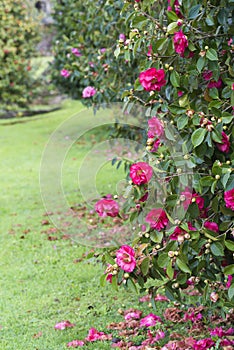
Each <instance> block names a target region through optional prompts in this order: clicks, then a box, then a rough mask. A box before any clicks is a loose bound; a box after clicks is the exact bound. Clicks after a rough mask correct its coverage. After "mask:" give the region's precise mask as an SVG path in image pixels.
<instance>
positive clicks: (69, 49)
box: [54, 0, 136, 105]
mask: <svg viewBox="0 0 234 350" xmlns="http://www.w3.org/2000/svg"><path fill="white" fill-rule="evenodd" d="M122 5H123V4H122V1H106V0H99V1H97V2H93V1H91V0H89V1H85V2H82V1H78V0H77V1H74V0H66V1H62V2H61V3H58V4H57V5H56V6H55V13H54V19H55V21H56V28H57V38H56V41H55V46H54V51H55V62H54V67H55V68H56V69H57V70H55V72H54V82H55V83H56V85H57V86H58V87H59V88H60V89H61V90H62V91H63V92H65V93H68V94H70V95H71V96H72V97H73V98H82V97H83V98H84V100H83V103H84V104H86V105H91V104H94V105H95V104H100V103H103V102H109V101H118V100H120V97H121V94H122V92H123V90H124V88H125V87H126V85H128V84H132V83H133V82H134V80H135V78H136V75H135V74H134V71H135V70H136V65H135V62H131V64H130V62H129V59H128V54H127V56H126V55H125V54H124V53H123V54H121V55H120V56H119V60H118V61H117V60H116V59H115V56H114V54H113V52H114V49H115V45H116V41H118V40H120V42H124V36H123V33H124V32H125V31H126V26H125V21H124V18H121V16H120V11H121V8H122ZM123 77H124V79H123ZM85 88H86V89H85ZM84 89H85V90H84ZM89 97H92V99H90V98H89Z"/></svg>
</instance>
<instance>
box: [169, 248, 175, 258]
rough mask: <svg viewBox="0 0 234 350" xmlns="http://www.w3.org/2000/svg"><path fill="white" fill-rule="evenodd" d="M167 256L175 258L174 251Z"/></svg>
mask: <svg viewBox="0 0 234 350" xmlns="http://www.w3.org/2000/svg"><path fill="white" fill-rule="evenodd" d="M167 255H168V256H169V258H174V256H175V253H174V252H173V251H172V250H170V251H169V252H168V253H167Z"/></svg>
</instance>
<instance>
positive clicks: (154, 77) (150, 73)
mask: <svg viewBox="0 0 234 350" xmlns="http://www.w3.org/2000/svg"><path fill="white" fill-rule="evenodd" d="M139 80H140V83H141V85H142V86H143V88H144V89H145V90H146V91H154V90H156V91H160V89H161V87H162V86H164V85H165V84H166V80H165V72H164V70H163V69H156V68H149V69H147V70H145V71H143V72H141V73H140V75H139Z"/></svg>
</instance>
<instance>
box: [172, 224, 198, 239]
mask: <svg viewBox="0 0 234 350" xmlns="http://www.w3.org/2000/svg"><path fill="white" fill-rule="evenodd" d="M188 228H189V230H191V231H196V228H195V227H193V226H192V224H191V222H188ZM186 234H188V232H187V231H185V230H183V229H182V228H180V227H179V226H177V227H176V228H175V230H174V232H173V233H172V234H171V235H170V237H169V238H170V239H171V240H172V241H179V242H183V241H184V236H185V235H186Z"/></svg>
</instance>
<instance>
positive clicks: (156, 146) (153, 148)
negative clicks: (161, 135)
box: [150, 139, 160, 153]
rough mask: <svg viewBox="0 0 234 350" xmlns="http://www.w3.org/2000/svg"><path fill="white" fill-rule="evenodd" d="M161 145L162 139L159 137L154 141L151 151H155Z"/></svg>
mask: <svg viewBox="0 0 234 350" xmlns="http://www.w3.org/2000/svg"><path fill="white" fill-rule="evenodd" d="M159 146H160V140H159V139H157V140H155V141H154V143H153V147H152V148H151V150H150V152H152V153H155V152H157V150H158V147H159Z"/></svg>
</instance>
